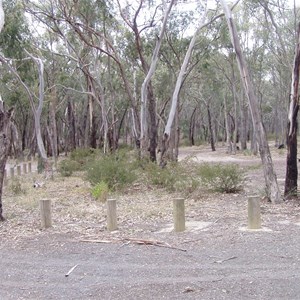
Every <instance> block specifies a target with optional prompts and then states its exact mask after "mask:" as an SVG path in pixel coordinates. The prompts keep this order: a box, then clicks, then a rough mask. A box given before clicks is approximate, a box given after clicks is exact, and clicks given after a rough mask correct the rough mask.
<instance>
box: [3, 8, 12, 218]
mask: <svg viewBox="0 0 300 300" xmlns="http://www.w3.org/2000/svg"><path fill="white" fill-rule="evenodd" d="M0 7H1V6H0ZM11 114H12V110H9V111H6V110H5V107H4V105H3V102H2V101H0V221H4V220H5V219H4V217H3V209H2V189H3V181H4V170H5V165H6V161H7V158H8V153H9V147H10V143H11V140H10V118H11Z"/></svg>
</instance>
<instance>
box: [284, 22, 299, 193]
mask: <svg viewBox="0 0 300 300" xmlns="http://www.w3.org/2000/svg"><path fill="white" fill-rule="evenodd" d="M299 72H300V23H299V24H298V32H297V44H296V50H295V57H294V65H293V74H292V85H291V95H290V97H291V103H290V109H289V115H288V136H287V159H286V175H285V188H284V196H285V197H286V198H287V197H289V196H292V195H295V194H296V193H297V180H298V166H297V127H298V123H297V116H298V110H299V93H298V89H299Z"/></svg>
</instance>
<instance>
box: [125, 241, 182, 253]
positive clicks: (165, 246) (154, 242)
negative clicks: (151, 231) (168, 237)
mask: <svg viewBox="0 0 300 300" xmlns="http://www.w3.org/2000/svg"><path fill="white" fill-rule="evenodd" d="M123 240H124V241H127V242H130V243H131V242H132V243H135V244H138V245H151V246H157V247H163V248H169V249H174V250H179V251H183V252H186V251H187V250H186V249H182V248H178V247H174V246H171V245H169V244H168V243H165V242H161V241H153V240H143V239H133V238H125V239H123ZM127 244H128V243H127Z"/></svg>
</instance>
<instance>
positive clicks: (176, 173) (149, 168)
mask: <svg viewBox="0 0 300 300" xmlns="http://www.w3.org/2000/svg"><path fill="white" fill-rule="evenodd" d="M144 170H145V174H146V176H147V178H148V179H149V180H150V183H151V184H153V185H156V186H159V187H162V188H166V189H167V190H168V191H172V192H173V191H179V192H188V193H191V192H193V191H194V190H195V189H196V188H197V187H198V183H199V182H198V181H197V180H196V179H194V177H193V175H192V173H191V172H190V168H189V166H188V165H186V166H185V167H184V166H183V165H182V164H180V163H168V164H167V166H166V167H164V168H161V167H160V166H159V165H157V164H156V163H152V162H149V163H148V164H146V165H144Z"/></svg>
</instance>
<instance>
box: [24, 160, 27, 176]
mask: <svg viewBox="0 0 300 300" xmlns="http://www.w3.org/2000/svg"><path fill="white" fill-rule="evenodd" d="M23 174H27V163H26V162H25V163H23Z"/></svg>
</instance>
